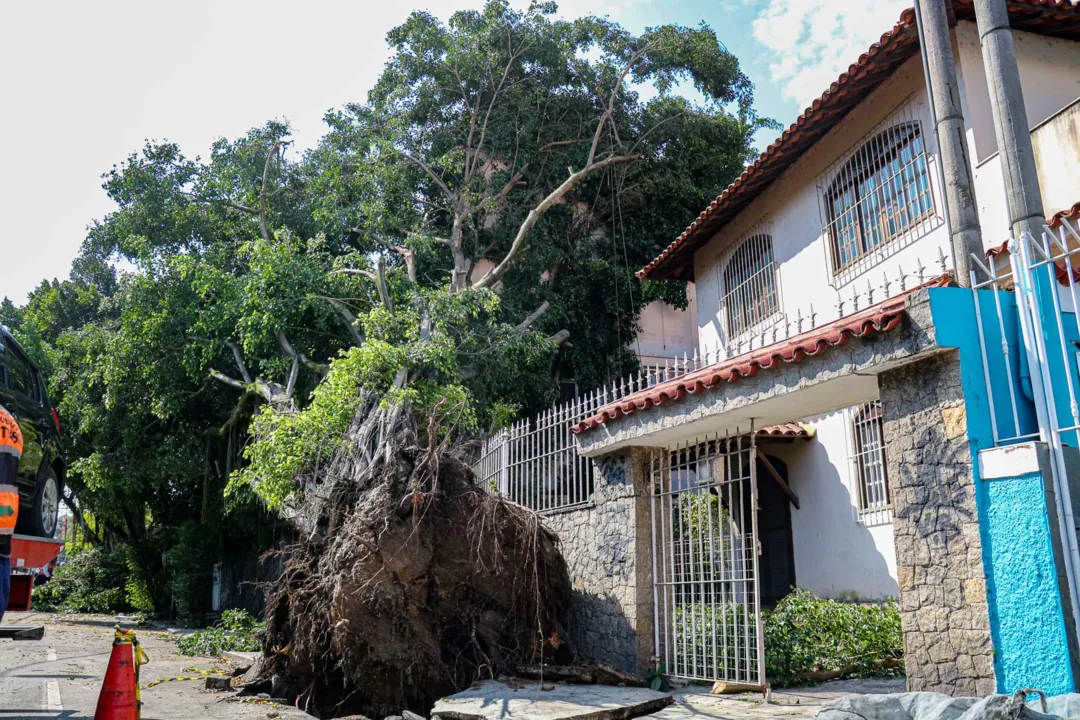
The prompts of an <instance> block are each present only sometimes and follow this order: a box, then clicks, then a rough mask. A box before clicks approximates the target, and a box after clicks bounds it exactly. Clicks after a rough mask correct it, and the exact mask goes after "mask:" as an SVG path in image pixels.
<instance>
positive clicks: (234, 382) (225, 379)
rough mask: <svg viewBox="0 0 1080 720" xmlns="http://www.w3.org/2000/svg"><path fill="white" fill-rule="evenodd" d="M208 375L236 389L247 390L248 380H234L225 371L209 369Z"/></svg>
mask: <svg viewBox="0 0 1080 720" xmlns="http://www.w3.org/2000/svg"><path fill="white" fill-rule="evenodd" d="M210 377H212V378H214V379H215V380H220V381H221V382H223V383H225V384H226V385H229V386H230V387H234V388H236V389H237V390H247V389H248V386H249V385H250V384H251V383H250V382H247V383H242V382H240V381H239V380H234V379H233V378H231V377H229V376H228V375H226V374H225V373H222V372H218V371H217V370H211V371H210Z"/></svg>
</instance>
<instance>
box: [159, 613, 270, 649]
mask: <svg viewBox="0 0 1080 720" xmlns="http://www.w3.org/2000/svg"><path fill="white" fill-rule="evenodd" d="M265 628H266V623H261V622H258V621H257V620H255V618H253V617H251V615H248V613H247V612H246V611H244V610H226V611H225V612H223V613H222V614H221V620H220V621H219V622H218V623H217V624H215V625H214V626H213V627H210V628H206V629H205V630H196V631H195V632H193V633H191V634H190V635H188V636H186V637H183V638H180V640H179V642H177V643H176V647H177V650H178V651H179V652H180V654H181V655H193V656H200V657H217V656H219V655H221V654H222V653H224V652H226V651H229V650H232V651H237V652H255V651H257V650H259V649H260V648H261V647H262V643H261V642H260V640H259V638H258V633H261V632H262V631H263V630H264V629H265Z"/></svg>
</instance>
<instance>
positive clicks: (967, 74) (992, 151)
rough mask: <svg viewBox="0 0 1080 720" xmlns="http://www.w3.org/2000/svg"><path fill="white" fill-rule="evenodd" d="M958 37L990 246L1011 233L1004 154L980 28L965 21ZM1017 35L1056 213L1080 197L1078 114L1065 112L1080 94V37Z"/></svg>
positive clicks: (1047, 202) (1047, 204)
mask: <svg viewBox="0 0 1080 720" xmlns="http://www.w3.org/2000/svg"><path fill="white" fill-rule="evenodd" d="M955 37H956V51H957V57H958V59H959V64H958V68H957V70H958V74H959V80H960V85H961V107H962V109H963V111H964V119H965V122H966V125H967V140H968V151H969V154H970V157H971V161H972V164H973V165H974V166H975V168H974V176H975V198H976V202H977V204H978V208H979V223H980V224H981V226H982V232H983V244H984V245H985V246H986V247H988V248H989V247H993V246H995V245H1000V244H1001V243H1002V242H1004V241H1005V240H1006V239H1007V238H1008V237H1009V232H1010V231H1009V215H1008V207H1007V205H1006V199H1005V185H1004V181H1003V179H1002V169H1001V156H1000V155H999V154H998V148H997V136H996V135H995V132H994V116H993V112H992V111H991V109H990V92H989V89H988V87H987V81H986V71H985V68H984V67H983V60H982V49H981V47H980V45H979V33H978V28H977V27H976V25H975V23H972V22H961V23H958V24H957V27H956V36H955ZM1013 39H1014V43H1015V46H1016V60H1017V65H1018V66H1019V69H1020V80H1021V82H1022V84H1023V90H1024V107H1025V109H1026V110H1027V114H1028V123H1029V125H1030V126H1031V128H1032V129H1033V130H1035V132H1036V134H1037V135H1041V136H1042V137H1040V138H1039V139H1037V140H1035V143H1036V144H1040V143H1041V145H1042V147H1041V148H1040V149H1039V151H1038V152H1039V155H1040V157H1041V158H1042V159H1043V162H1041V163H1040V164H1039V184H1040V186H1041V189H1042V191H1043V200H1044V210H1045V212H1046V214H1047V215H1048V216H1049V215H1053V214H1054V213H1055V212H1057V211H1059V210H1062V209H1064V208H1065V207H1066V206H1071V205H1072V204H1073V203H1075V202H1077V201H1080V175H1075V174H1073V173H1070V172H1069V168H1070V167H1078V168H1080V138H1078V137H1077V136H1076V135H1075V134H1074V135H1073V136H1072V137H1070V135H1069V132H1068V128H1069V126H1070V124H1071V122H1070V121H1071V120H1072V119H1073V118H1072V117H1071V116H1070V115H1068V114H1063V113H1062V112H1061V111H1062V110H1064V109H1066V108H1068V107H1069V106H1070V105H1072V104H1074V103H1075V102H1076V100H1077V99H1078V98H1080V43H1076V42H1073V41H1070V40H1061V39H1057V38H1048V37H1044V36H1041V35H1033V34H1031V33H1026V32H1018V31H1014V32H1013ZM1040 125H1042V126H1043V127H1042V128H1040ZM1048 125H1052V126H1053V127H1047V126H1048ZM1070 197H1071V198H1072V199H1071V200H1069V199H1068V198H1070Z"/></svg>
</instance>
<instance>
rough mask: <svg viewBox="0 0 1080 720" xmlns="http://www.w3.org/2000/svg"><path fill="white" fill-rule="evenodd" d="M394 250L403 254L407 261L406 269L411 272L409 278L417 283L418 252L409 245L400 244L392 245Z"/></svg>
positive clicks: (414, 283) (413, 282)
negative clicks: (408, 246) (402, 245)
mask: <svg viewBox="0 0 1080 720" xmlns="http://www.w3.org/2000/svg"><path fill="white" fill-rule="evenodd" d="M391 247H392V248H393V250H394V252H396V253H398V254H399V255H401V258H402V259H403V260H404V261H405V269H406V270H407V271H408V273H409V280H410V281H411V282H412V284H413V285H416V284H417V282H416V253H415V252H413V251H412V250H410V249H409V248H407V247H401V246H400V245H393V246H391Z"/></svg>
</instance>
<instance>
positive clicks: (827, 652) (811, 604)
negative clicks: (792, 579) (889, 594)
mask: <svg viewBox="0 0 1080 720" xmlns="http://www.w3.org/2000/svg"><path fill="white" fill-rule="evenodd" d="M903 654H904V639H903V635H902V633H901V631H900V610H899V608H898V607H897V606H896V603H894V602H891V601H890V602H886V603H883V604H880V605H876V604H875V605H863V604H855V603H843V602H837V601H836V600H825V599H822V598H819V597H816V596H815V595H813V594H812V593H810V592H808V591H806V590H802V589H796V590H795V591H794V592H792V593H791V594H790V595H788V596H787V597H786V598H784V599H783V600H781V601H780V602H779V603H777V605H776V608H775V609H773V610H771V611H766V614H765V667H766V671H767V673H768V674H769V676H770V677H773V678H778V679H779V680H781V681H789V682H791V681H795V682H797V681H799V680H801V679H803V678H805V676H806V674H807V673H809V672H814V671H827V670H840V669H843V668H847V667H849V666H854V667H855V670H854V673H853V674H854V675H856V676H857V677H871V676H875V675H898V674H899V675H902V674H903V667H902V666H900V667H899V668H888V667H883V666H882V665H881V663H882V661H885V660H900V659H902V658H903Z"/></svg>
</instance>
